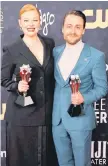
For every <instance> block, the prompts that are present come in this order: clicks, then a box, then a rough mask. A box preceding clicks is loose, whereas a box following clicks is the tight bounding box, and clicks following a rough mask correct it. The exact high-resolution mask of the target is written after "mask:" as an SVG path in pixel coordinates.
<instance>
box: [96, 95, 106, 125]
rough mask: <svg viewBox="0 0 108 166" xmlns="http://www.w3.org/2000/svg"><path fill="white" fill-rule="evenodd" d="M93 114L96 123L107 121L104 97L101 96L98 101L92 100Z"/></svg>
mask: <svg viewBox="0 0 108 166" xmlns="http://www.w3.org/2000/svg"><path fill="white" fill-rule="evenodd" d="M94 110H95V116H96V120H97V124H99V123H108V122H107V119H108V118H107V116H108V115H107V112H106V98H101V100H100V101H99V102H94Z"/></svg>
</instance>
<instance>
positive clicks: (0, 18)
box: [0, 8, 4, 33]
mask: <svg viewBox="0 0 108 166" xmlns="http://www.w3.org/2000/svg"><path fill="white" fill-rule="evenodd" d="M3 21H4V19H3V11H2V9H1V8H0V33H2V32H3V28H4V27H3Z"/></svg>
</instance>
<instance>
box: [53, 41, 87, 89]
mask: <svg viewBox="0 0 108 166" xmlns="http://www.w3.org/2000/svg"><path fill="white" fill-rule="evenodd" d="M64 49H65V45H64V46H62V47H61V50H60V53H59V58H58V59H57V64H56V67H57V70H58V73H59V76H60V79H61V83H62V85H63V86H66V85H67V84H68V83H69V78H70V76H71V75H72V74H78V75H79V74H80V73H81V72H83V70H84V68H85V67H86V65H87V64H88V63H89V61H90V49H89V46H88V45H87V44H85V45H84V48H83V50H82V52H81V54H80V57H79V59H78V61H77V63H76V65H75V67H74V68H73V70H72V71H71V73H70V74H69V76H68V78H67V80H66V81H65V80H64V79H63V77H62V74H61V72H60V69H59V66H58V61H59V60H60V58H61V56H62V53H63V51H64Z"/></svg>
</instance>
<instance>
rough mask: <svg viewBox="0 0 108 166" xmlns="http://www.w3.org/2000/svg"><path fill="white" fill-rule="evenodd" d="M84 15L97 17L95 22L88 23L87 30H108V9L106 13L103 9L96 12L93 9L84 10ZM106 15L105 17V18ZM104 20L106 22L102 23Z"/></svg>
mask: <svg viewBox="0 0 108 166" xmlns="http://www.w3.org/2000/svg"><path fill="white" fill-rule="evenodd" d="M83 13H84V14H85V15H86V16H88V17H95V16H96V19H95V21H94V22H87V23H86V29H95V28H102V29H104V28H107V27H108V9H106V10H105V11H104V10H102V9H97V10H96V11H94V10H92V9H89V10H88V9H87V10H84V11H83ZM103 15H104V16H103ZM102 18H104V21H102V20H103V19H102Z"/></svg>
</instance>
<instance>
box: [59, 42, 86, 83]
mask: <svg viewBox="0 0 108 166" xmlns="http://www.w3.org/2000/svg"><path fill="white" fill-rule="evenodd" d="M83 47H84V43H83V42H82V41H81V40H80V41H79V42H78V43H76V44H75V45H68V44H67V43H66V47H65V49H64V51H63V54H62V56H61V58H60V60H59V62H58V66H59V69H60V72H61V75H62V77H63V79H64V80H65V81H66V80H67V78H68V77H69V75H70V73H71V71H72V70H73V68H74V67H75V65H76V63H77V61H78V59H79V57H80V54H81V52H82V49H83Z"/></svg>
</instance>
